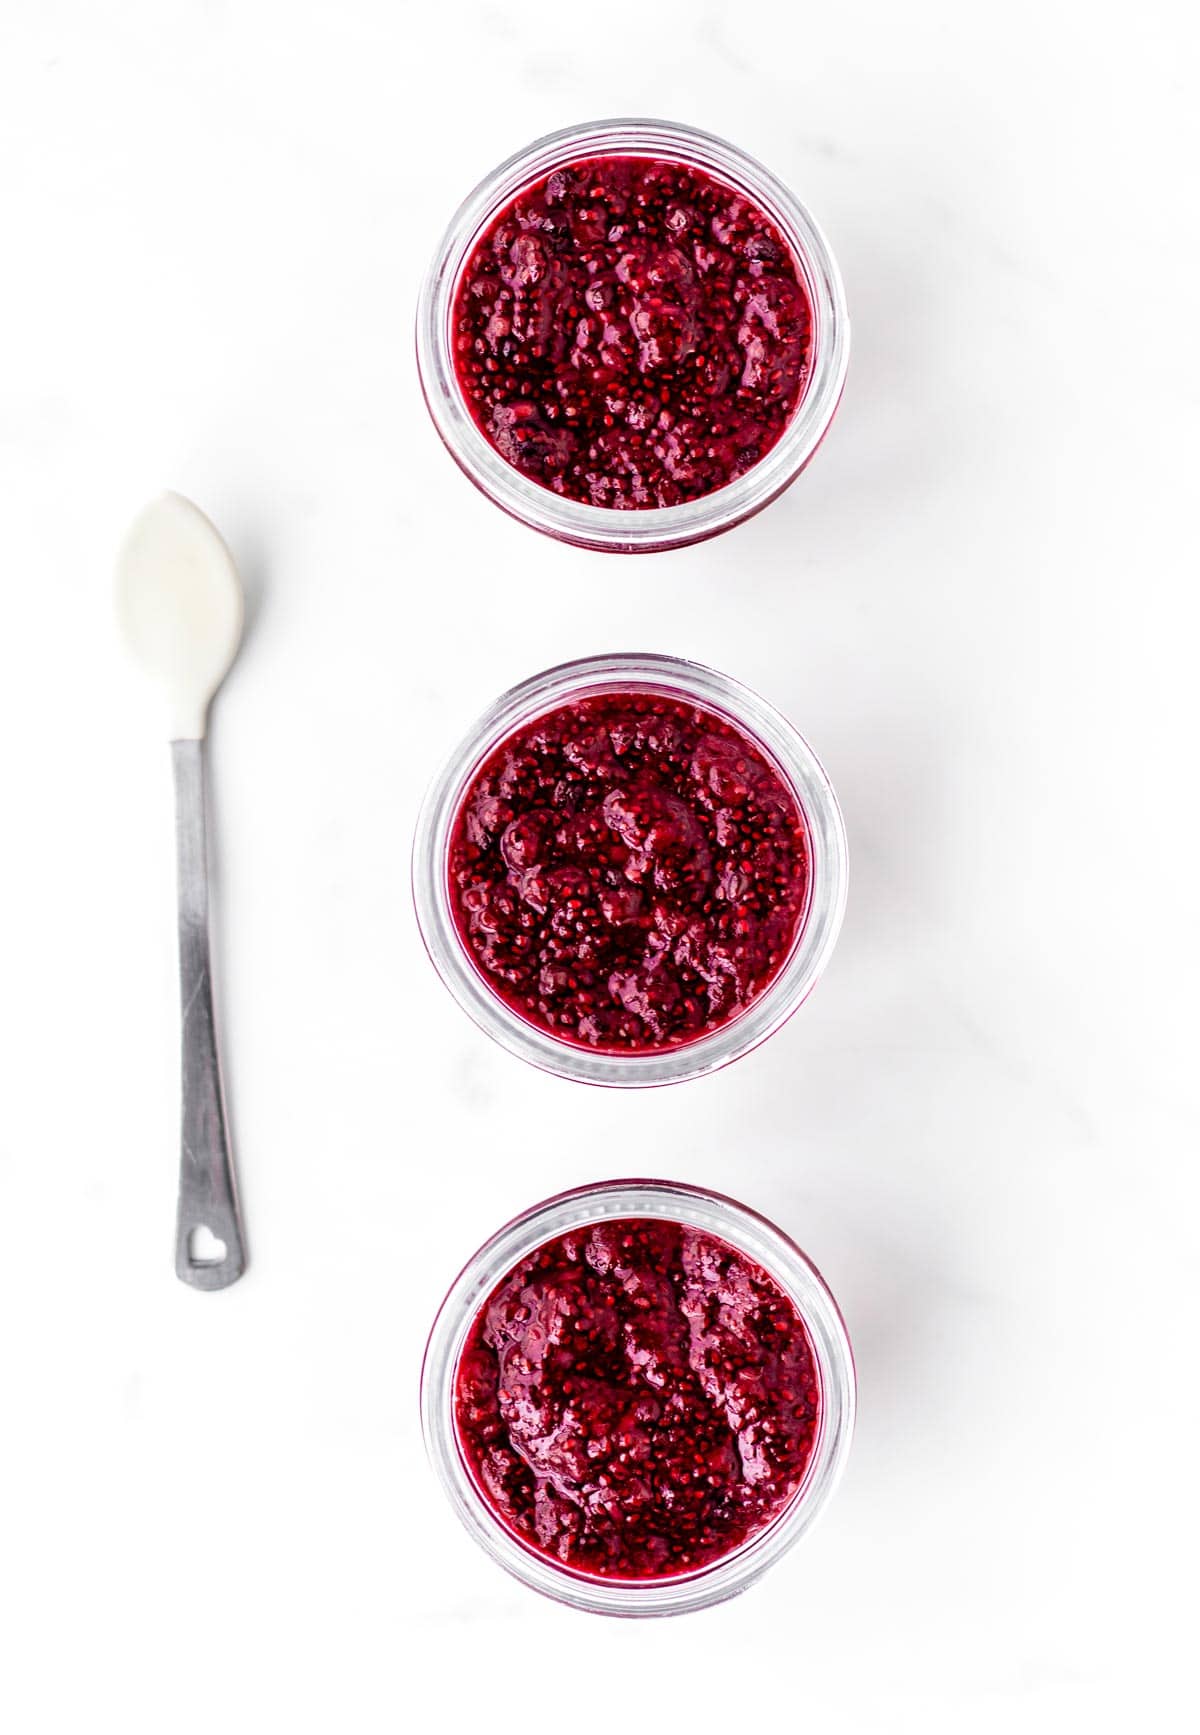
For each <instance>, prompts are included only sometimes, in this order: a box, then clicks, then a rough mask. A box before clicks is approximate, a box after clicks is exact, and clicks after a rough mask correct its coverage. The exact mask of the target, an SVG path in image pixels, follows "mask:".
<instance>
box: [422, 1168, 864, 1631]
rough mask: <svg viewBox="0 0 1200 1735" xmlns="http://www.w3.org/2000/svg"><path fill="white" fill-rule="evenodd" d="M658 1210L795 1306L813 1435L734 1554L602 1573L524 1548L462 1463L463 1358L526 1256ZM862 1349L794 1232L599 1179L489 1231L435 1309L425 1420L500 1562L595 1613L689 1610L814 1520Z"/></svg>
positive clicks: (722, 1205)
mask: <svg viewBox="0 0 1200 1735" xmlns="http://www.w3.org/2000/svg"><path fill="white" fill-rule="evenodd" d="M625 1217H629V1218H647V1217H650V1218H657V1219H661V1220H665V1221H668V1222H676V1223H685V1224H687V1225H688V1226H689V1227H692V1228H697V1229H701V1230H703V1231H705V1232H707V1233H709V1234H712V1235H715V1236H719V1237H720V1238H721V1239H722V1240H724V1241H727V1242H729V1244H730V1245H731V1246H732V1247H734V1248H736V1249H737V1251H738V1252H740V1253H742V1254H744V1255H745V1256H746V1257H747V1258H748V1259H751V1260H753V1261H754V1263H755V1264H756V1265H758V1266H760V1267H761V1268H762V1269H763V1270H764V1271H765V1272H766V1273H767V1275H768V1276H769V1277H771V1278H773V1279H774V1281H775V1282H776V1283H778V1284H779V1286H780V1288H781V1289H782V1290H783V1291H784V1293H785V1294H786V1295H787V1296H788V1297H789V1299H790V1300H791V1301H792V1302H793V1304H794V1305H795V1307H796V1310H797V1312H798V1313H799V1315H800V1317H801V1319H802V1320H803V1322H804V1325H805V1328H806V1330H807V1332H808V1336H809V1340H810V1342H811V1344H812V1348H813V1354H814V1357H815V1359H816V1363H817V1371H818V1379H819V1385H820V1393H821V1401H820V1406H819V1414H818V1424H817V1435H816V1439H815V1440H814V1443H813V1448H812V1452H811V1454H810V1457H809V1461H808V1464H807V1465H806V1467H805V1472H804V1477H803V1479H802V1481H801V1484H800V1487H799V1488H798V1489H797V1491H796V1493H795V1494H794V1495H793V1496H792V1498H791V1499H790V1500H789V1502H788V1504H787V1505H786V1506H785V1507H784V1509H783V1511H782V1512H781V1513H779V1514H778V1515H777V1516H776V1517H775V1518H774V1519H772V1520H771V1522H770V1523H769V1524H767V1525H766V1526H764V1528H763V1529H762V1530H760V1531H758V1532H756V1533H754V1534H753V1535H751V1536H750V1537H748V1538H747V1539H746V1540H745V1541H744V1542H743V1543H742V1544H741V1545H740V1546H739V1547H738V1548H736V1549H734V1550H733V1551H732V1552H731V1553H729V1554H727V1555H724V1556H722V1557H721V1558H720V1559H719V1560H716V1561H714V1562H711V1563H710V1564H709V1565H707V1566H704V1567H701V1568H699V1569H697V1570H696V1571H694V1572H691V1573H684V1574H678V1575H675V1576H673V1577H671V1578H669V1579H665V1578H664V1579H648V1580H647V1579H639V1580H631V1579H625V1580H618V1579H602V1578H598V1577H596V1576H594V1575H589V1574H586V1573H580V1572H577V1571H573V1570H571V1569H570V1568H567V1567H563V1566H561V1565H558V1564H556V1563H555V1562H554V1561H552V1560H551V1559H550V1558H549V1557H548V1556H546V1555H544V1554H541V1553H539V1552H538V1551H536V1550H534V1549H532V1548H530V1547H528V1546H527V1545H526V1544H524V1543H523V1542H521V1541H520V1539H519V1538H518V1537H517V1536H516V1535H515V1534H514V1532H512V1531H511V1530H510V1529H509V1528H508V1527H507V1526H506V1525H505V1524H504V1523H503V1521H502V1520H501V1519H500V1518H499V1517H498V1516H497V1515H496V1514H495V1513H494V1512H493V1511H492V1509H491V1508H490V1507H489V1506H488V1505H487V1503H486V1501H485V1500H484V1499H483V1496H482V1495H481V1494H480V1493H479V1490H478V1488H477V1487H476V1484H475V1481H474V1478H473V1477H472V1476H471V1474H470V1471H469V1469H468V1467H467V1465H466V1463H465V1460H464V1457H463V1454H462V1451H461V1448H460V1446H459V1441H458V1432H457V1428H456V1426H455V1419H454V1389H455V1380H456V1377H457V1371H458V1362H459V1358H460V1355H461V1353H462V1349H463V1346H464V1344H465V1342H466V1338H467V1335H468V1333H469V1331H470V1328H471V1325H472V1324H473V1322H474V1320H475V1319H476V1317H477V1315H478V1312H479V1309H480V1307H481V1306H482V1305H483V1304H484V1302H485V1301H486V1300H487V1297H488V1296H489V1295H490V1294H491V1293H492V1291H493V1290H494V1289H495V1288H496V1286H497V1284H499V1283H501V1282H503V1280H504V1278H505V1277H506V1276H507V1274H508V1273H509V1272H510V1271H511V1270H512V1269H513V1267H514V1266H516V1265H518V1264H519V1263H520V1262H521V1260H522V1259H524V1258H526V1257H527V1256H528V1255H529V1254H530V1253H532V1252H534V1251H535V1250H536V1249H537V1248H538V1247H540V1246H543V1245H544V1244H545V1242H547V1241H549V1240H553V1239H554V1238H555V1237H556V1236H559V1235H563V1234H566V1233H567V1232H568V1231H569V1230H571V1229H575V1228H579V1227H582V1226H584V1225H587V1224H589V1223H595V1222H602V1221H604V1220H605V1219H613V1218H625ZM855 1392H856V1388H855V1375H854V1358H853V1352H852V1350H851V1347H850V1339H849V1336H848V1334H847V1331H846V1326H845V1322H844V1320H843V1318H842V1315H841V1312H840V1310H839V1308H838V1306H837V1303H836V1301H835V1300H834V1298H833V1295H832V1293H831V1291H830V1289H829V1287H828V1285H827V1284H826V1283H825V1280H824V1279H823V1278H822V1276H821V1274H820V1272H819V1271H818V1270H817V1268H816V1266H815V1265H814V1264H813V1263H812V1261H811V1260H810V1259H809V1258H808V1256H807V1254H805V1253H804V1252H803V1251H802V1250H801V1249H800V1247H799V1246H798V1245H797V1244H796V1242H794V1241H793V1240H792V1239H791V1237H790V1236H789V1235H787V1234H785V1233H784V1231H783V1230H782V1229H780V1228H779V1227H778V1226H777V1225H776V1224H774V1223H772V1222H771V1221H770V1220H769V1219H768V1218H766V1217H764V1216H762V1215H761V1214H760V1213H759V1212H757V1211H755V1210H753V1209H752V1208H751V1207H750V1206H748V1205H744V1204H742V1203H740V1202H739V1201H738V1200H736V1199H731V1198H728V1197H727V1196H726V1195H725V1194H722V1193H716V1192H713V1191H711V1190H710V1189H708V1188H704V1187H696V1186H690V1185H688V1184H686V1183H682V1182H677V1181H655V1180H615V1181H601V1182H594V1183H591V1184H589V1185H587V1186H582V1187H575V1188H571V1189H570V1190H568V1191H567V1192H563V1193H558V1194H555V1195H554V1196H553V1197H552V1198H549V1199H546V1200H543V1201H542V1202H541V1203H540V1204H538V1205H534V1206H532V1207H530V1208H529V1209H528V1210H526V1211H523V1212H522V1213H521V1214H520V1215H519V1216H517V1217H515V1218H514V1219H513V1220H512V1221H511V1222H510V1223H507V1224H505V1225H504V1227H503V1228H501V1229H499V1230H497V1231H496V1233H495V1234H494V1235H492V1236H490V1237H489V1239H488V1240H487V1241H485V1242H484V1244H483V1246H482V1247H480V1248H479V1249H478V1251H477V1252H476V1253H475V1254H473V1255H472V1257H471V1258H470V1259H469V1260H468V1261H467V1263H466V1265H465V1266H464V1267H463V1269H462V1271H461V1272H460V1273H459V1275H458V1277H457V1278H456V1279H455V1280H454V1282H453V1283H452V1284H451V1286H450V1289H449V1291H448V1292H447V1295H446V1298H445V1300H444V1301H443V1302H442V1305H441V1307H440V1308H439V1309H438V1313H437V1316H436V1318H435V1320H434V1323H433V1327H432V1330H431V1331H430V1335H429V1340H428V1343H427V1345H426V1350H425V1358H424V1362H423V1365H422V1369H421V1393H420V1403H421V1426H422V1431H423V1434H424V1439H425V1447H426V1451H427V1453H428V1456H429V1459H430V1463H431V1464H432V1466H433V1469H434V1472H435V1474H436V1475H437V1477H438V1480H439V1481H440V1482H441V1485H442V1489H443V1491H444V1493H445V1494H446V1495H447V1497H448V1499H449V1500H450V1503H451V1505H452V1506H453V1507H454V1509H455V1511H456V1513H457V1514H458V1517H459V1519H460V1521H461V1522H462V1523H463V1525H464V1526H465V1527H466V1529H467V1530H468V1531H469V1532H470V1534H471V1535H472V1536H473V1537H474V1538H475V1540H476V1542H478V1543H479V1544H480V1546H481V1547H482V1548H483V1549H484V1550H485V1552H486V1553H487V1554H488V1555H490V1556H491V1558H492V1559H493V1560H495V1561H496V1562H497V1563H498V1564H499V1565H500V1566H502V1567H504V1568H505V1570H506V1571H507V1572H509V1573H511V1574H512V1575H513V1576H514V1577H515V1578H517V1579H519V1580H520V1581H521V1582H522V1583H523V1584H526V1585H528V1586H529V1587H530V1588H531V1589H533V1590H537V1591H540V1592H541V1593H542V1594H543V1595H545V1596H549V1597H552V1598H553V1599H555V1600H556V1601H558V1602H562V1603H566V1604H568V1605H569V1606H571V1607H573V1608H577V1609H583V1610H586V1611H589V1612H592V1613H596V1614H612V1615H627V1616H648V1615H667V1614H683V1613H687V1612H689V1611H691V1610H693V1609H698V1608H705V1607H709V1606H711V1605H712V1604H714V1603H718V1602H724V1601H725V1600H726V1599H727V1598H729V1597H732V1596H737V1595H739V1594H740V1593H741V1592H742V1591H744V1590H746V1589H747V1588H748V1587H749V1586H750V1585H751V1584H753V1583H754V1582H755V1580H756V1579H758V1578H759V1577H761V1575H762V1574H763V1573H764V1572H765V1571H766V1570H767V1569H768V1568H769V1567H770V1566H773V1565H774V1564H775V1562H776V1561H777V1560H778V1559H779V1558H780V1557H781V1556H782V1555H783V1554H785V1553H786V1552H787V1550H788V1549H789V1548H791V1547H792V1546H793V1545H794V1543H796V1542H797V1541H798V1540H799V1538H800V1537H801V1536H802V1535H803V1534H804V1532H805V1531H806V1530H807V1529H809V1527H810V1526H811V1525H812V1524H813V1523H814V1521H815V1520H816V1518H817V1517H818V1516H819V1514H820V1512H821V1511H822V1510H823V1509H824V1507H825V1506H826V1504H827V1503H828V1501H829V1499H830V1497H831V1495H832V1494H833V1491H834V1488H835V1487H836V1485H837V1483H838V1481H839V1479H840V1477H841V1474H842V1471H843V1469H844V1468H845V1464H846V1459H847V1456H848V1453H849V1450H850V1442H851V1437H852V1434H853V1431H854V1413H855Z"/></svg>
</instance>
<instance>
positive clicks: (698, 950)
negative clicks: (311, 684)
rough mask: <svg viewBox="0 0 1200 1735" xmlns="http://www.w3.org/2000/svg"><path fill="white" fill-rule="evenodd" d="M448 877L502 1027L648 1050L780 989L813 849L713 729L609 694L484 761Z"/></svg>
mask: <svg viewBox="0 0 1200 1735" xmlns="http://www.w3.org/2000/svg"><path fill="white" fill-rule="evenodd" d="M448 880H449V892H450V901H451V906H452V910H453V914H454V920H455V925H456V927H457V929H458V934H459V938H460V940H461V941H462V944H463V945H464V947H465V948H466V950H467V951H468V953H469V954H470V956H471V957H472V958H473V959H474V961H475V963H476V965H477V967H478V969H479V970H480V972H481V973H482V974H483V976H484V977H485V979H486V980H487V982H488V983H489V984H490V985H491V987H492V988H493V989H494V990H495V992H496V993H497V994H498V995H499V996H500V997H501V998H502V999H503V1000H504V1001H505V1002H506V1004H507V1005H509V1006H510V1007H511V1008H512V1010H513V1011H514V1012H516V1013H518V1014H519V1015H520V1016H521V1017H522V1018H525V1019H527V1020H528V1021H529V1022H530V1023H531V1024H534V1025H537V1026H538V1027H539V1028H540V1029H542V1030H546V1031H549V1032H550V1034H551V1035H553V1036H557V1037H560V1038H561V1039H562V1040H564V1041H566V1042H570V1043H574V1044H576V1045H578V1046H583V1047H589V1048H594V1049H598V1050H603V1051H610V1052H624V1053H647V1052H654V1051H656V1050H659V1049H663V1048H670V1047H674V1046H677V1045H678V1044H680V1043H684V1042H690V1041H693V1040H694V1039H695V1038H697V1037H699V1036H703V1035H705V1034H706V1033H707V1032H708V1031H711V1030H715V1029H717V1028H719V1027H720V1026H721V1025H723V1024H726V1023H728V1022H729V1020H730V1019H732V1018H734V1017H736V1016H737V1015H738V1014H739V1013H740V1012H742V1011H744V1010H745V1008H746V1007H747V1006H748V1005H749V1004H750V1002H751V1001H752V1000H753V999H755V997H756V996H757V995H759V994H761V993H762V991H763V990H764V989H765V988H767V987H768V986H769V985H770V983H771V982H772V981H773V980H774V978H775V976H776V975H777V974H778V972H779V971H780V969H781V968H782V966H783V965H784V963H785V962H786V961H787V958H788V956H789V954H790V952H791V949H792V944H793V942H794V940H795V937H796V934H797V933H798V931H799V928H800V925H801V923H802V921H803V917H804V912H805V908H806V904H807V898H808V883H809V858H808V847H807V834H806V830H805V825H804V820H803V817H802V815H801V812H800V809H799V806H798V804H797V802H796V798H795V796H794V795H793V794H792V792H791V790H790V789H789V788H788V786H787V785H786V784H785V782H784V780H783V778H782V777H781V776H780V774H779V772H778V771H776V770H775V768H774V766H773V765H772V764H771V763H770V762H769V760H768V759H767V758H766V756H765V754H764V753H763V751H762V749H761V748H759V747H757V746H756V745H755V744H754V743H753V742H752V741H751V740H749V739H748V738H747V736H745V735H744V734H742V733H741V731H740V730H738V729H736V728H734V726H733V725H732V724H731V723H728V722H726V721H725V719H724V718H722V717H719V716H717V715H716V714H715V713H714V712H711V711H707V710H703V709H701V708H700V707H698V706H695V705H692V704H688V703H686V702H684V701H682V700H680V699H675V698H670V697H667V696H664V695H662V694H656V693H637V692H633V693H630V692H623V693H602V694H596V695H593V696H591V697H589V698H584V699H580V700H577V701H576V702H574V703H572V704H567V705H562V706H560V707H559V708H558V709H557V710H553V711H550V712H548V713H547V714H546V715H545V716H543V717H539V718H538V719H537V720H536V721H535V722H532V723H527V724H526V725H524V727H522V728H521V729H519V730H517V731H516V732H515V733H514V734H512V735H510V736H509V737H508V738H507V739H506V740H505V741H503V742H502V743H501V744H500V745H499V746H498V747H496V748H495V749H494V750H493V751H492V753H491V754H490V755H489V756H488V758H487V759H485V760H484V762H483V764H482V765H481V766H480V767H479V769H478V770H477V771H476V772H475V774H474V776H473V777H472V779H471V782H470V784H469V786H468V788H467V790H466V793H465V794H464V796H463V798H462V801H461V804H460V807H459V810H458V813H457V815H456V817H455V822H454V827H453V831H452V833H451V839H450V850H449V860H448Z"/></svg>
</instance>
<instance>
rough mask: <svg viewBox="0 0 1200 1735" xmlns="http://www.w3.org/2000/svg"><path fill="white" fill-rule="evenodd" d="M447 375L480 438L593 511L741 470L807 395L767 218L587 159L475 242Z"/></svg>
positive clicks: (687, 491)
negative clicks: (455, 384)
mask: <svg viewBox="0 0 1200 1735" xmlns="http://www.w3.org/2000/svg"><path fill="white" fill-rule="evenodd" d="M452 331H453V346H454V365H455V371H456V373H457V376H458V383H459V386H460V388H461V390H462V393H463V396H464V398H465V399H466V402H467V405H468V407H469V409H470V411H471V414H472V416H473V417H474V419H475V422H476V424H477V425H478V427H479V429H480V431H481V432H482V433H483V435H484V436H485V438H486V439H487V440H488V441H489V442H490V443H491V444H492V445H493V446H494V447H495V449H496V450H497V451H498V452H499V453H500V455H501V457H502V458H504V459H506V460H507V462H508V463H510V464H512V465H513V466H514V467H515V468H516V469H518V470H520V471H521V472H522V473H523V474H524V475H526V476H528V477H530V478H531V480H533V481H535V482H539V483H541V484H542V485H543V486H544V487H546V488H551V489H553V490H554V492H555V493H556V494H562V495H565V496H567V497H568V498H570V499H572V500H582V501H586V502H588V503H590V504H591V505H593V506H606V507H617V508H641V507H654V506H677V505H678V504H679V503H680V502H681V501H685V500H696V499H699V498H700V497H701V496H702V495H705V494H711V493H712V492H713V490H714V489H716V488H722V487H724V486H725V484H726V483H727V482H732V481H733V480H734V479H735V478H736V477H738V476H741V475H743V474H744V473H745V472H746V471H747V470H749V469H750V468H751V466H752V465H754V464H757V463H758V461H759V460H760V458H762V457H763V456H764V455H765V454H766V453H767V452H769V451H770V449H771V447H772V446H773V445H774V444H775V442H776V440H778V438H779V436H780V434H781V433H782V432H783V430H784V428H785V427H786V426H787V423H788V421H789V420H790V418H791V415H792V412H793V411H794V409H795V408H796V405H797V404H798V403H799V401H800V399H801V397H802V395H803V393H804V388H805V386H806V384H807V382H808V376H809V371H810V351H811V345H812V307H811V305H810V302H809V298H808V292H807V290H806V288H805V285H804V280H803V277H802V275H801V272H800V269H799V267H798V265H797V263H796V260H795V258H794V257H793V255H792V253H791V251H790V249H789V247H788V245H787V243H786V241H785V240H784V238H783V236H782V235H781V233H780V231H779V229H778V228H777V227H776V225H775V224H774V223H773V222H772V221H771V219H770V218H769V217H768V216H767V215H766V214H765V212H763V211H762V210H760V209H759V207H758V206H757V205H755V204H754V203H753V201H752V200H750V199H749V198H748V197H747V196H746V194H744V193H740V192H737V191H736V190H735V189H734V188H733V187H731V186H727V185H725V184H724V183H723V182H721V181H717V180H714V179H713V178H712V176H710V175H708V174H706V173H705V172H704V170H702V169H699V168H690V167H687V166H686V165H684V164H680V163H673V162H668V161H665V160H660V159H658V158H652V157H592V158H588V159H585V160H584V161H582V162H577V163H572V164H570V165H569V166H568V167H566V168H561V169H556V170H555V171H554V173H553V174H551V175H547V176H545V177H544V178H543V179H542V180H539V181H535V182H534V183H533V184H532V185H531V186H529V187H526V188H525V189H524V191H523V192H521V193H518V195H517V196H516V198H515V199H513V200H512V201H511V202H510V203H509V204H508V205H506V206H505V207H504V209H503V210H502V211H501V212H500V214H499V216H498V217H496V218H495V219H494V220H493V222H492V223H491V225H490V227H489V228H488V229H487V230H486V231H485V233H484V234H483V236H482V238H481V239H480V241H479V242H478V243H477V244H476V246H475V248H474V251H473V252H472V253H471V255H470V257H469V259H468V260H467V263H466V265H465V267H464V269H463V273H462V276H461V278H460V280H459V283H458V287H457V290H456V293H455V298H454V307H453V313H452Z"/></svg>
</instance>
